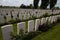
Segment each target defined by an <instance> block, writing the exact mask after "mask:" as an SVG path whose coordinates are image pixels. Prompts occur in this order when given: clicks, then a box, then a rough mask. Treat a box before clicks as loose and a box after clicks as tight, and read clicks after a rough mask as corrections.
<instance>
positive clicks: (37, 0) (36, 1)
mask: <svg viewBox="0 0 60 40" xmlns="http://www.w3.org/2000/svg"><path fill="white" fill-rule="evenodd" d="M38 3H39V0H34V1H33V5H34V8H35V9H37V8H38Z"/></svg>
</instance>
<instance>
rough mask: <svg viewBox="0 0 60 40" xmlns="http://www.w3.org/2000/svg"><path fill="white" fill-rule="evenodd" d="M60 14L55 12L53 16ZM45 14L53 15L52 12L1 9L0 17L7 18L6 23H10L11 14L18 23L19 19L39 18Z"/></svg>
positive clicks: (57, 11)
mask: <svg viewBox="0 0 60 40" xmlns="http://www.w3.org/2000/svg"><path fill="white" fill-rule="evenodd" d="M59 12H60V10H54V11H53V14H57V13H59ZM45 13H49V15H51V14H52V10H39V9H38V10H37V9H13V8H12V9H3V10H2V9H1V10H0V15H1V16H2V17H3V18H2V17H0V18H2V19H4V17H6V22H9V21H11V14H12V16H13V19H14V20H15V21H16V20H18V19H19V20H26V19H31V18H33V17H32V16H34V17H36V18H38V17H41V16H43V15H44V14H45ZM2 19H1V20H2ZM2 21H3V20H2ZM2 21H1V22H2ZM2 23H3V22H2Z"/></svg>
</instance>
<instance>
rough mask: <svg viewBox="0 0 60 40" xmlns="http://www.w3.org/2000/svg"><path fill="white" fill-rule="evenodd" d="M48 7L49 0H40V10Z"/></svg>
mask: <svg viewBox="0 0 60 40" xmlns="http://www.w3.org/2000/svg"><path fill="white" fill-rule="evenodd" d="M48 5H49V0H41V6H40V8H41V9H46V8H47V6H48Z"/></svg>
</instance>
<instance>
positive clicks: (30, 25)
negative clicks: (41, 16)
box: [28, 20, 34, 32]
mask: <svg viewBox="0 0 60 40" xmlns="http://www.w3.org/2000/svg"><path fill="white" fill-rule="evenodd" d="M33 31H34V20H30V21H28V32H33Z"/></svg>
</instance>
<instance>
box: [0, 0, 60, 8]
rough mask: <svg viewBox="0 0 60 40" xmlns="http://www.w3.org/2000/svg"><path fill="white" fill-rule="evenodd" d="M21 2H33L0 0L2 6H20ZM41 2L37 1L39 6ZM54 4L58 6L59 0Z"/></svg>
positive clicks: (31, 1)
mask: <svg viewBox="0 0 60 40" xmlns="http://www.w3.org/2000/svg"><path fill="white" fill-rule="evenodd" d="M21 4H24V5H29V4H33V0H0V5H3V6H18V7H19V6H20V5H21ZM40 4H41V0H40V1H39V6H40ZM56 6H58V7H60V0H57V4H56Z"/></svg>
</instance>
